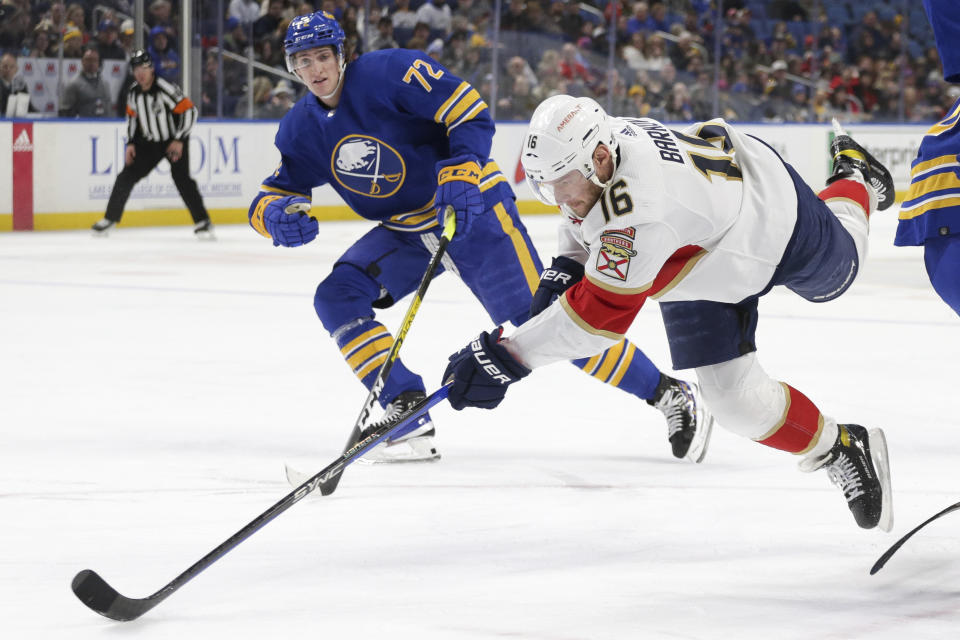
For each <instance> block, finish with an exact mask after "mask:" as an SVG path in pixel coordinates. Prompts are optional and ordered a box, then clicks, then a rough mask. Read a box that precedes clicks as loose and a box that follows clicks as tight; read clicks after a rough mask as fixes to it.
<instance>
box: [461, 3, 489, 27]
mask: <svg viewBox="0 0 960 640" xmlns="http://www.w3.org/2000/svg"><path fill="white" fill-rule="evenodd" d="M489 15H490V3H489V2H486V1H485V0H458V1H457V8H456V9H454V10H453V18H454V19H456V18H458V17H462V18H463V19H465V20H466V22H467V25H469V27H470V28H471V29H476V28H477V27H478V25H481V24H483V22H484V21H485V20H486V19H487V17H488V16H489ZM453 30H454V31H456V27H453Z"/></svg>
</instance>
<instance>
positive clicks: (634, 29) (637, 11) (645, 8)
mask: <svg viewBox="0 0 960 640" xmlns="http://www.w3.org/2000/svg"><path fill="white" fill-rule="evenodd" d="M655 28H656V26H655V25H654V23H653V19H652V18H651V17H650V5H648V4H647V3H646V2H636V3H634V5H633V15H631V16H630V17H629V18H628V19H627V33H629V34H634V33H646V32H649V31H653V30H654V29H655Z"/></svg>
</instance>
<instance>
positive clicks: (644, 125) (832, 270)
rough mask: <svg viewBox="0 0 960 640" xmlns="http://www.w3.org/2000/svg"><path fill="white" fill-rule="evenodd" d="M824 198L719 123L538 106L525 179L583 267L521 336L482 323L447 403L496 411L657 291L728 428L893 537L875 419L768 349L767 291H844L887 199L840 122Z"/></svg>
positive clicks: (683, 359) (554, 103)
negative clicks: (677, 124)
mask: <svg viewBox="0 0 960 640" xmlns="http://www.w3.org/2000/svg"><path fill="white" fill-rule="evenodd" d="M837 134H838V135H837V136H836V138H835V139H834V141H833V143H832V145H831V152H832V154H833V159H834V173H833V175H832V176H831V177H830V178H829V179H828V181H827V183H828V185H827V187H826V188H825V189H824V190H822V191H821V192H820V193H819V194H815V193H814V192H813V191H812V190H811V188H810V187H809V186H808V185H807V184H806V183H805V182H804V181H803V180H802V179H801V178H800V176H799V175H798V174H797V172H796V171H795V170H794V169H793V168H792V167H791V166H790V165H789V164H787V163H786V162H784V161H783V160H782V159H781V158H780V156H779V155H778V154H777V153H776V152H775V151H774V150H773V149H772V148H770V147H769V146H768V145H767V144H766V143H764V142H763V141H761V140H760V139H758V138H755V137H753V136H749V135H745V134H743V133H741V132H739V131H737V130H736V129H735V128H733V127H732V126H730V125H729V124H727V123H726V122H724V121H723V120H711V121H709V122H703V123H698V124H695V125H693V126H690V127H687V128H686V129H684V130H683V131H674V130H671V129H669V128H668V127H666V126H665V125H663V124H661V123H659V122H657V121H655V120H650V119H646V118H642V119H629V118H612V117H608V116H607V115H606V114H605V113H604V111H603V109H602V108H600V106H599V105H598V104H597V103H596V102H595V101H593V100H591V99H589V98H573V97H570V96H554V97H551V98H549V99H548V100H546V101H544V102H543V103H542V104H541V105H540V106H539V107H538V108H537V110H536V111H535V112H534V114H533V118H532V120H531V123H530V129H529V131H528V133H527V135H526V137H525V139H524V148H523V151H522V155H521V160H522V163H523V167H524V169H525V171H526V173H527V178H528V181H529V184H530V186H531V187H532V188H533V190H534V192H535V193H536V195H537V197H538V198H539V199H540V200H542V201H543V202H545V203H549V204H551V205H557V206H559V207H560V208H561V211H562V212H563V218H564V219H563V222H562V223H561V228H560V247H561V249H560V253H561V255H562V256H565V257H567V258H568V259H572V260H575V261H576V262H578V263H581V264H583V266H584V270H585V275H584V276H583V278H582V279H581V280H579V281H578V282H576V283H575V284H572V286H570V287H569V288H568V289H567V290H566V291H565V292H564V293H563V294H562V295H561V296H560V297H559V298H558V300H557V303H555V304H552V305H550V306H549V307H548V308H547V309H546V310H544V311H543V312H542V313H540V314H539V315H538V316H536V317H534V318H532V319H530V320H529V321H527V322H526V323H524V324H523V325H521V326H520V327H519V328H518V329H517V330H516V331H515V332H514V333H513V334H512V335H510V336H503V335H502V334H503V332H502V329H497V330H495V331H493V332H492V333H487V332H484V333H482V334H481V335H480V336H479V337H478V338H477V339H475V340H473V341H472V342H471V343H470V344H469V345H468V346H467V347H465V348H464V349H462V350H461V351H459V352H458V353H456V354H454V355H453V356H451V358H450V363H449V365H448V367H447V371H446V372H445V373H444V380H448V379H449V378H450V376H451V375H452V376H453V385H452V387H451V389H450V394H449V398H450V403H451V405H452V406H453V407H454V408H456V409H462V408H463V407H466V406H476V407H484V408H493V407H495V406H497V405H498V404H499V403H500V401H501V400H502V399H503V397H504V395H505V393H506V388H507V386H508V385H509V384H511V383H513V382H516V381H517V380H519V379H520V378H522V377H524V376H526V375H527V374H528V373H530V370H531V369H534V368H536V367H541V366H544V365H547V364H550V363H552V362H555V361H558V360H566V359H570V358H575V357H582V356H586V355H589V354H593V353H598V352H600V351H602V350H603V349H605V348H607V347H609V346H610V344H611V343H613V342H615V341H617V340H620V339H621V338H622V337H623V335H624V334H625V333H626V331H627V329H628V328H629V326H630V324H631V323H632V322H633V319H634V317H635V316H636V314H637V312H638V311H639V310H640V307H641V306H642V305H643V303H644V302H645V300H646V299H647V298H654V299H656V300H658V301H659V303H660V309H661V313H662V315H663V320H664V326H665V328H666V332H667V337H668V341H669V345H670V351H671V356H672V358H673V365H674V368H675V369H687V368H695V369H696V373H697V377H698V380H699V383H700V388H701V391H702V393H703V396H704V398H705V400H706V403H707V406H708V407H709V408H710V410H711V411H712V412H713V414H714V416H715V417H716V419H717V421H718V422H719V423H720V424H721V425H723V426H724V427H726V428H727V429H729V430H731V431H733V432H735V433H738V434H740V435H742V436H745V437H747V438H750V439H752V440H755V441H757V442H759V443H761V444H764V445H767V446H769V447H773V448H775V449H780V450H783V451H787V452H790V453H793V454H797V455H799V456H801V459H800V468H801V469H802V470H804V471H813V470H815V469H820V468H824V469H826V470H827V472H828V474H829V477H830V479H831V480H832V481H833V482H834V483H835V484H837V485H838V486H839V487H840V489H841V490H842V491H843V493H844V496H845V498H846V500H847V503H848V506H849V508H850V510H851V512H852V513H853V515H854V517H855V519H856V521H857V524H858V525H859V526H861V527H863V528H867V529H869V528H873V527H879V528H880V529H882V530H884V531H889V530H890V528H891V526H892V522H893V514H892V503H891V494H890V473H889V467H888V463H887V447H886V442H885V439H884V435H883V432H882V431H881V430H880V429H873V430H868V429H866V428H864V427H861V426H859V425H854V424H838V423H837V422H836V421H835V420H834V419H833V418H831V417H829V416H827V415H825V414H823V413H822V412H821V411H820V409H819V408H818V407H817V406H816V405H815V404H814V403H813V402H812V401H811V400H810V399H809V398H807V397H806V396H805V395H804V394H802V393H801V392H800V391H798V390H797V389H795V388H794V387H792V386H790V385H789V384H787V383H785V382H781V381H779V380H775V379H773V378H771V377H770V376H769V375H768V374H767V373H766V372H765V371H764V370H763V368H762V367H761V366H760V363H759V362H758V361H757V354H756V344H755V332H756V326H757V320H758V313H757V303H758V299H759V298H760V296H762V295H764V294H766V293H767V292H768V291H770V289H771V288H772V287H774V286H776V285H783V286H786V287H787V288H788V289H790V290H792V291H794V292H795V293H797V294H799V295H800V296H802V297H804V298H806V299H807V300H810V301H813V302H826V301H828V300H832V299H833V298H836V297H837V296H839V295H840V294H842V293H843V292H844V291H846V289H847V288H848V287H849V286H850V284H851V283H852V282H853V280H854V278H855V277H856V275H857V271H858V269H859V265H860V264H861V262H862V261H863V259H864V258H865V254H866V249H867V230H868V224H867V222H868V218H869V216H870V214H871V213H873V212H874V210H876V209H877V208H880V209H885V208H886V207H888V206H890V204H892V202H893V195H894V191H893V181H892V178H891V177H890V174H889V172H888V171H887V170H886V169H885V168H884V167H883V166H882V165H880V164H879V163H878V162H877V161H876V160H875V159H874V158H873V157H872V156H870V154H869V153H867V152H866V151H865V150H864V149H863V148H862V147H860V146H859V145H858V144H857V143H856V142H854V141H853V140H852V139H851V138H850V137H849V136H848V135H846V134H845V133H843V131H842V130H840V129H839V126H837Z"/></svg>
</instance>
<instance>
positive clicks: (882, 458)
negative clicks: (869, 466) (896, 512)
mask: <svg viewBox="0 0 960 640" xmlns="http://www.w3.org/2000/svg"><path fill="white" fill-rule="evenodd" d="M869 436H870V460H871V461H872V462H873V470H874V471H876V473H877V477H878V478H879V479H880V489H881V491H883V500H882V501H881V503H880V521H879V522H878V523H877V527H879V528H880V530H881V531H890V530H891V529H893V493H892V491H893V489H892V487H891V485H892V483H891V482H890V460H889V458H888V457H887V438H886V436H885V435H884V434H883V430H882V429H871V430H870V431H869Z"/></svg>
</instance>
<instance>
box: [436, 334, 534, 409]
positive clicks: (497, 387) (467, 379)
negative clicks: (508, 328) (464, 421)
mask: <svg viewBox="0 0 960 640" xmlns="http://www.w3.org/2000/svg"><path fill="white" fill-rule="evenodd" d="M501 335H503V327H497V328H496V329H494V330H493V332H492V333H487V332H486V331H484V332H483V333H481V334H480V335H479V336H477V338H476V340H474V341H473V342H471V343H470V344H468V345H467V346H466V347H464V348H463V349H461V350H460V351H458V352H456V353H455V354H453V355H452V356H450V363H449V364H447V369H446V371H444V372H443V380H444V381H445V382H446V381H447V380H449V379H450V377H451V376H453V385H452V386H451V387H450V395H449V396H448V400H449V401H450V406H451V407H453V408H454V409H456V410H457V411H459V410H461V409H463V408H464V407H479V408H481V409H493V408H494V407H496V406H497V405H498V404H500V402H502V401H503V397H504V396H505V395H506V394H507V386H508V385H511V384H513V383H514V382H516V381H517V380H519V379H520V378H523V377H525V376H527V375H529V374H530V369H527V368H526V367H525V366H523V365H522V364H520V363H519V362H517V360H516V359H515V358H514V357H513V356H512V355H510V352H509V351H507V349H506V347H504V346H502V345H500V344H497V343H498V342H499V340H500V336H501Z"/></svg>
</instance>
